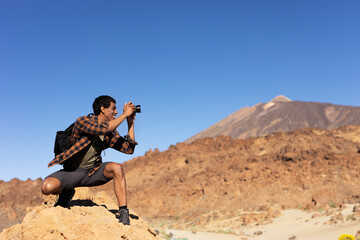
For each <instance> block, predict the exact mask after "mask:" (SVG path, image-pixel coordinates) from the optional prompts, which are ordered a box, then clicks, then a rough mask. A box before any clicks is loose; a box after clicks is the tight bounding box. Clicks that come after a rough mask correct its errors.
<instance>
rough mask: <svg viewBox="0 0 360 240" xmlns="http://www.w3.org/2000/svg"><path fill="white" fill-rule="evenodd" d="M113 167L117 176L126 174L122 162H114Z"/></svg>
mask: <svg viewBox="0 0 360 240" xmlns="http://www.w3.org/2000/svg"><path fill="white" fill-rule="evenodd" d="M111 169H112V172H113V173H114V175H115V176H123V175H124V170H123V166H122V165H121V164H120V163H113V164H112V165H111Z"/></svg>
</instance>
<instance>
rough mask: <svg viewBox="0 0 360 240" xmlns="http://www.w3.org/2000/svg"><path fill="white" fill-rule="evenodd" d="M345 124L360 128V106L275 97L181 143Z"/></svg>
mask: <svg viewBox="0 0 360 240" xmlns="http://www.w3.org/2000/svg"><path fill="white" fill-rule="evenodd" d="M347 125H360V107H353V106H341V105H334V104H330V103H319V102H301V101H291V100H290V99H288V98H286V97H284V96H278V97H276V98H274V99H273V100H271V101H270V102H268V103H259V104H257V105H255V106H253V107H244V108H242V109H240V110H238V111H237V112H235V113H233V114H231V115H229V116H228V117H226V118H224V119H223V120H221V121H220V122H218V123H216V124H214V125H213V126H211V127H209V128H207V129H205V130H204V131H202V132H200V133H198V134H196V135H194V136H193V137H191V138H189V139H187V140H186V141H185V142H187V143H189V142H192V141H194V140H196V139H200V138H204V137H212V138H214V137H217V136H220V135H223V136H230V137H232V138H239V139H245V138H248V137H257V136H263V135H267V134H270V133H274V132H288V131H292V130H296V129H301V128H309V127H310V128H311V127H317V128H323V129H334V128H338V127H341V126H347Z"/></svg>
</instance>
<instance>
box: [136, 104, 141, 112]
mask: <svg viewBox="0 0 360 240" xmlns="http://www.w3.org/2000/svg"><path fill="white" fill-rule="evenodd" d="M135 112H136V113H141V106H140V105H136V106H135Z"/></svg>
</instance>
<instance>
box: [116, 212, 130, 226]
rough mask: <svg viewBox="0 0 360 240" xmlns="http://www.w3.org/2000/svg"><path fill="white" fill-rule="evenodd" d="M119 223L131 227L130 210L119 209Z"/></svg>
mask: <svg viewBox="0 0 360 240" xmlns="http://www.w3.org/2000/svg"><path fill="white" fill-rule="evenodd" d="M119 215H120V216H119V222H121V223H122V224H124V225H130V218H129V209H119Z"/></svg>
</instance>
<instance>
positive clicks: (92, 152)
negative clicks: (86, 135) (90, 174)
mask: <svg viewBox="0 0 360 240" xmlns="http://www.w3.org/2000/svg"><path fill="white" fill-rule="evenodd" d="M99 138H100V140H101V141H103V140H104V136H99ZM100 155H101V150H98V151H97V150H96V149H95V148H94V147H93V146H92V144H89V146H87V147H86V148H84V149H83V150H81V151H80V152H79V153H77V154H75V155H74V156H73V157H71V158H70V159H69V160H67V161H65V164H64V168H65V169H77V168H89V167H92V166H93V165H94V162H95V160H96V159H97V158H98V157H99V156H100Z"/></svg>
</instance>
